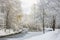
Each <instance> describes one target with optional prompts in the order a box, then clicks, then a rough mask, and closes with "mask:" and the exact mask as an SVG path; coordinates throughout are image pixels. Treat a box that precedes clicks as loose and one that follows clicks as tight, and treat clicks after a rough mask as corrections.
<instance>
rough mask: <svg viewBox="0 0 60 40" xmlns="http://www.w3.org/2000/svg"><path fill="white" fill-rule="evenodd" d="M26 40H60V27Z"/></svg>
mask: <svg viewBox="0 0 60 40" xmlns="http://www.w3.org/2000/svg"><path fill="white" fill-rule="evenodd" d="M24 40H60V29H57V30H56V31H51V32H48V33H46V34H43V35H39V36H34V37H30V38H27V39H24Z"/></svg>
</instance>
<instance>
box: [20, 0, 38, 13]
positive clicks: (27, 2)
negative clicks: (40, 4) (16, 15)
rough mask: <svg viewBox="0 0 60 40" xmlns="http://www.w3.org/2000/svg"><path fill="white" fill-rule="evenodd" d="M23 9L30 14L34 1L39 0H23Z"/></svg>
mask: <svg viewBox="0 0 60 40" xmlns="http://www.w3.org/2000/svg"><path fill="white" fill-rule="evenodd" d="M21 2H22V10H23V12H24V13H25V14H30V8H31V6H32V5H33V4H34V3H37V0H21Z"/></svg>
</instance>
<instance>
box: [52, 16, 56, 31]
mask: <svg viewBox="0 0 60 40" xmlns="http://www.w3.org/2000/svg"><path fill="white" fill-rule="evenodd" d="M55 24H56V17H55V16H53V24H52V29H53V31H55Z"/></svg>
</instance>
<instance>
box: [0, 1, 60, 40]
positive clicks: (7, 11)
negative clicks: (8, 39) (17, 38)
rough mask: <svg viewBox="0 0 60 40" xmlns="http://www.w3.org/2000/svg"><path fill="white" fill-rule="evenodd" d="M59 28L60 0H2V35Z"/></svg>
mask: <svg viewBox="0 0 60 40" xmlns="http://www.w3.org/2000/svg"><path fill="white" fill-rule="evenodd" d="M58 29H60V0H0V37H1V36H4V35H6V34H8V35H10V34H15V33H17V32H21V31H22V30H23V31H24V33H25V31H26V33H27V32H31V33H32V34H33V33H34V34H35V32H36V33H38V34H46V32H51V31H53V32H55V30H58ZM41 32H43V33H41ZM38 38H39V37H38ZM26 40H30V39H26ZM33 40H34V39H33ZM42 40H43V39H42ZM47 40H49V39H47ZM57 40H58V39H57Z"/></svg>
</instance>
